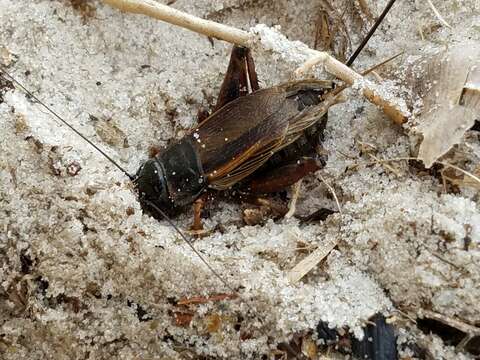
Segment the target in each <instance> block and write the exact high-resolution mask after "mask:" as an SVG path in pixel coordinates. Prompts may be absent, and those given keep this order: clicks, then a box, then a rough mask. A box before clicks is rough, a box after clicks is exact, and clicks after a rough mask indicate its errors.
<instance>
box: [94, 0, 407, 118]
mask: <svg viewBox="0 0 480 360" xmlns="http://www.w3.org/2000/svg"><path fill="white" fill-rule="evenodd" d="M103 1H104V2H105V3H106V4H108V5H110V6H112V7H116V8H118V9H120V10H122V11H125V12H129V13H134V14H142V15H146V16H150V17H153V18H155V19H158V20H162V21H165V22H168V23H170V24H173V25H177V26H180V27H183V28H186V29H189V30H192V31H194V32H197V33H200V34H203V35H206V36H209V37H214V38H217V39H221V40H225V41H228V42H231V43H234V44H237V45H242V46H247V47H248V46H251V44H252V43H253V42H256V41H258V39H256V36H255V35H254V34H253V33H251V32H247V31H243V30H240V29H237V28H234V27H231V26H227V25H223V24H219V23H217V22H214V21H209V20H204V19H201V18H199V17H196V16H193V15H190V14H187V13H184V12H182V11H179V10H176V9H174V8H172V7H170V6H167V5H163V4H159V3H157V2H156V1H153V0H103ZM284 41H285V42H289V40H287V39H285V40H284ZM309 50H310V51H309V54H311V57H312V60H311V61H310V60H309V61H307V62H308V63H310V62H314V63H322V64H323V66H324V67H325V70H326V71H328V72H329V73H331V74H332V75H335V76H336V77H338V78H339V79H341V80H343V81H345V82H346V83H347V84H349V85H352V84H354V83H361V84H362V92H363V95H364V96H365V97H366V98H367V99H368V100H369V101H371V102H372V103H374V104H376V105H378V106H380V107H381V108H382V109H383V111H384V112H385V114H386V115H387V116H388V117H390V118H391V119H392V120H393V121H394V122H396V123H397V124H403V123H404V122H406V120H407V118H408V114H406V113H405V112H404V111H402V110H401V109H400V107H399V106H398V104H395V103H394V102H392V101H391V100H390V99H387V98H388V97H387V96H384V95H383V94H381V92H379V91H378V90H377V89H376V87H375V86H374V85H373V84H371V83H369V82H366V81H364V78H363V76H362V75H360V74H358V73H356V72H355V71H353V70H352V69H350V68H349V67H348V66H346V65H345V64H343V63H342V62H340V61H338V60H336V59H334V58H333V57H331V56H330V55H328V54H327V53H326V52H321V51H317V50H313V49H309Z"/></svg>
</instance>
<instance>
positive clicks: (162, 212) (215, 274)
mask: <svg viewBox="0 0 480 360" xmlns="http://www.w3.org/2000/svg"><path fill="white" fill-rule="evenodd" d="M140 201H143V202H144V203H145V204H146V205H148V206H150V207H151V208H153V209H154V210H155V211H156V212H157V213H158V214H159V215H161V216H162V217H163V218H164V219H165V220H166V221H167V222H168V224H169V225H170V226H171V227H172V228H173V229H174V230H175V232H176V233H177V234H178V235H180V237H181V238H182V240H183V241H185V243H187V245H188V246H189V247H190V249H192V251H193V252H194V253H195V255H197V256H198V258H199V259H200V260H201V261H202V262H203V263H204V264H205V266H206V267H207V268H208V270H210V272H211V273H212V274H213V275H214V276H215V277H216V278H217V279H218V280H220V282H221V283H222V284H223V285H225V287H226V288H227V289H228V290H230V291H231V292H232V293H233V294H236V295H237V296H238V297H239V298H240V299H241V300H242V301H243V302H244V303H245V305H247V307H248V309H249V310H250V311H252V312H253V313H256V311H255V309H253V307H252V306H251V305H250V304H249V303H248V300H246V299H244V298H243V297H242V296H241V295H240V294H239V293H238V291H237V290H235V289H234V288H233V287H232V286H231V285H230V284H229V283H228V282H227V281H226V280H225V279H224V278H223V277H222V275H220V274H219V273H218V272H217V271H216V270H215V269H214V268H213V267H212V265H210V264H209V263H208V261H207V260H206V259H205V258H204V257H203V255H202V254H201V253H200V252H199V251H198V250H197V249H196V248H195V246H193V242H192V241H191V240H189V239H188V238H187V237H186V236H185V234H184V233H183V231H182V230H180V229H179V228H178V226H177V225H175V224H174V222H173V221H172V219H170V217H169V216H168V215H167V214H166V213H165V212H164V211H162V210H161V209H160V208H159V207H158V206H157V205H155V204H154V203H153V202H151V201H150V200H147V199H140ZM259 320H260V322H262V321H261V319H260V318H259Z"/></svg>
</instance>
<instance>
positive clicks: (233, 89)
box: [214, 45, 259, 111]
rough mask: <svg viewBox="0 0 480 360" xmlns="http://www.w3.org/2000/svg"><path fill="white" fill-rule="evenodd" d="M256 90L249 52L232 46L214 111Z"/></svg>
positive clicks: (252, 64) (253, 68) (255, 77)
mask: <svg viewBox="0 0 480 360" xmlns="http://www.w3.org/2000/svg"><path fill="white" fill-rule="evenodd" d="M249 85H250V87H249ZM258 89H259V85H258V77H257V73H256V71H255V63H254V61H253V57H252V54H251V50H250V49H248V48H246V47H241V46H237V45H234V46H233V49H232V54H231V55H230V62H229V64H228V69H227V72H226V74H225V77H224V79H223V83H222V86H221V87H220V93H219V95H218V99H217V104H216V105H215V108H214V111H216V110H218V109H220V108H222V107H223V106H225V105H226V104H228V103H229V102H231V101H233V100H235V99H236V98H238V97H240V96H245V95H248V94H249V93H250V92H252V91H256V90H258Z"/></svg>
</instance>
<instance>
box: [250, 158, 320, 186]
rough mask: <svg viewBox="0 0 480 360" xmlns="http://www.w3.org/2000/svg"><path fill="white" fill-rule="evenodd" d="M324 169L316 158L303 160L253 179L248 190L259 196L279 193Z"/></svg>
mask: <svg viewBox="0 0 480 360" xmlns="http://www.w3.org/2000/svg"><path fill="white" fill-rule="evenodd" d="M322 167H323V166H322V164H321V163H320V161H319V160H317V159H315V158H302V159H300V160H298V161H297V162H295V163H292V164H287V165H284V166H281V167H279V168H277V169H274V170H272V171H270V172H268V173H266V174H262V175H259V176H258V177H255V178H253V179H252V180H251V181H250V182H249V183H248V184H247V188H248V190H249V192H251V193H257V194H258V193H263V194H265V193H274V192H279V191H282V190H285V189H286V188H287V187H289V186H291V185H293V184H295V183H296V182H298V181H299V180H300V179H302V178H304V177H305V176H307V175H308V174H311V173H314V172H315V171H317V170H319V169H321V168H322Z"/></svg>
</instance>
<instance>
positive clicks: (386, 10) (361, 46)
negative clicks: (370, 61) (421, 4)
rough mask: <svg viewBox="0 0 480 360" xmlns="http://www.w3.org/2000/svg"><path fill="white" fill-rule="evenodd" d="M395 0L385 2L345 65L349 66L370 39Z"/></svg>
mask: <svg viewBox="0 0 480 360" xmlns="http://www.w3.org/2000/svg"><path fill="white" fill-rule="evenodd" d="M395 1H397V0H390V1H389V2H388V4H387V6H386V7H385V9H384V10H383V12H382V14H381V15H380V16H379V17H378V19H377V21H375V24H374V25H373V27H372V28H371V29H370V31H369V32H368V34H367V36H366V37H365V38H364V39H363V40H362V42H361V44H360V45H359V46H358V48H357V50H355V52H354V53H353V55H352V56H350V58H349V59H348V60H347V62H346V65H347V66H351V65H352V64H353V62H354V61H355V59H356V58H357V56H358V54H360V52H361V51H362V50H363V48H364V47H365V45H367V43H368V41H369V40H370V38H371V37H372V35H373V34H374V33H375V31H376V30H377V28H378V26H379V25H380V24H381V23H382V21H383V19H385V16H387V14H388V12H389V11H390V9H391V8H392V6H393V4H394V3H395Z"/></svg>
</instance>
